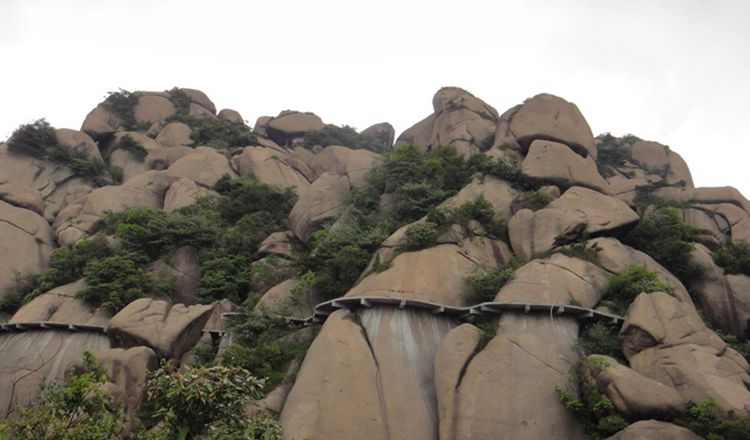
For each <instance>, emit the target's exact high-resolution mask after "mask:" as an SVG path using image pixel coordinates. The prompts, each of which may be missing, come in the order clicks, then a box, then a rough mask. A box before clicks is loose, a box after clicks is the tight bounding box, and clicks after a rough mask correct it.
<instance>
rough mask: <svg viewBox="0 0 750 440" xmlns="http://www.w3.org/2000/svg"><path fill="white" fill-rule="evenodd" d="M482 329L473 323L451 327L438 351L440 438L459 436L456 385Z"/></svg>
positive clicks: (436, 373) (437, 388)
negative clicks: (457, 429) (457, 431)
mask: <svg viewBox="0 0 750 440" xmlns="http://www.w3.org/2000/svg"><path fill="white" fill-rule="evenodd" d="M481 337H482V332H481V331H480V330H479V329H478V328H477V327H475V326H473V325H471V324H462V325H460V326H458V327H456V328H454V329H453V330H451V331H449V332H448V333H447V334H446V335H445V338H444V339H443V341H442V342H441V343H440V347H439V348H438V351H437V353H436V354H435V395H436V397H437V406H438V420H439V421H440V423H439V438H441V439H449V438H456V424H457V423H458V419H457V414H456V404H457V402H456V391H455V390H456V389H457V388H458V386H459V385H460V384H461V379H462V378H463V377H462V376H463V373H464V368H465V367H466V364H467V363H468V362H469V360H470V359H471V357H472V356H473V355H474V352H475V351H476V349H477V347H478V346H479V341H480V339H481Z"/></svg>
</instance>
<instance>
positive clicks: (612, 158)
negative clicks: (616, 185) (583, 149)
mask: <svg viewBox="0 0 750 440" xmlns="http://www.w3.org/2000/svg"><path fill="white" fill-rule="evenodd" d="M640 140H641V139H639V138H638V137H636V136H633V135H632V134H629V135H625V136H623V137H621V138H618V137H615V136H612V135H611V134H609V133H604V134H600V135H599V136H597V137H596V151H597V153H598V154H597V158H596V164H597V167H598V168H599V174H601V175H602V176H604V177H611V176H613V175H615V172H614V171H613V170H612V167H618V166H621V165H624V164H625V162H631V163H633V162H634V160H633V157H632V155H631V154H630V151H629V150H628V147H629V146H630V145H632V144H634V143H636V142H638V141H640Z"/></svg>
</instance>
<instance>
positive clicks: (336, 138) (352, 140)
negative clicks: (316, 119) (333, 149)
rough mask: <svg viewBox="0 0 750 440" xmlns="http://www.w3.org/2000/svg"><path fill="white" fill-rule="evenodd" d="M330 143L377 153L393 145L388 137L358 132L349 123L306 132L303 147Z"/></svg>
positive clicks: (309, 147)
mask: <svg viewBox="0 0 750 440" xmlns="http://www.w3.org/2000/svg"><path fill="white" fill-rule="evenodd" d="M329 145H341V146H343V147H349V148H352V149H365V150H370V151H374V152H376V153H381V152H383V151H385V150H387V149H389V148H390V147H391V146H390V145H389V144H388V140H387V139H384V138H382V137H381V138H377V137H373V136H367V135H364V134H362V133H357V130H355V129H354V128H352V127H350V126H348V125H344V126H343V127H338V126H336V125H326V126H325V127H323V128H321V129H320V130H315V131H310V132H307V133H305V136H304V138H303V140H302V147H303V148H307V149H308V150H311V149H313V148H315V147H327V146H329Z"/></svg>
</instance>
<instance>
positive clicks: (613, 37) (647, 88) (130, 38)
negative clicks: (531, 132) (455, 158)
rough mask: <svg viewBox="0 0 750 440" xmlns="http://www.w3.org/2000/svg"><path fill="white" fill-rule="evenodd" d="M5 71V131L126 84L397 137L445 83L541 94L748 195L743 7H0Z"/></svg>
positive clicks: (76, 115)
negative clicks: (383, 126) (377, 126)
mask: <svg viewBox="0 0 750 440" xmlns="http://www.w3.org/2000/svg"><path fill="white" fill-rule="evenodd" d="M0 63H2V65H1V67H0V72H1V73H0V139H5V138H7V137H8V136H9V135H10V134H11V132H12V131H13V129H15V128H16V127H17V126H18V125H19V124H22V123H26V122H29V121H31V120H34V119H37V118H40V117H46V118H47V120H48V121H50V123H52V124H53V125H55V126H57V127H69V128H76V129H77V128H80V125H81V122H83V119H84V117H85V116H86V114H87V113H88V111H89V110H91V109H92V108H93V107H94V106H96V104H97V103H98V102H100V101H101V100H102V99H103V98H104V97H105V95H106V92H108V91H114V90H117V89H118V88H124V89H128V90H166V89H170V88H172V87H173V86H181V87H192V88H197V89H201V90H203V91H204V92H206V93H207V94H208V95H209V97H210V98H211V99H212V100H213V101H214V102H215V103H216V105H217V107H218V108H225V107H228V108H234V109H236V110H239V111H240V112H241V113H242V115H243V116H244V118H245V119H247V120H248V121H249V123H250V125H253V124H254V121H255V119H256V118H257V117H258V116H261V115H275V114H277V113H278V112H279V111H281V110H284V109H296V110H304V111H314V112H315V113H317V114H318V115H319V116H321V117H322V118H323V120H324V121H325V122H327V123H334V124H339V125H341V124H349V125H352V126H354V127H357V128H358V129H364V128H366V127H367V126H369V125H371V124H373V123H376V122H381V121H388V122H391V123H392V124H393V125H394V126H395V127H396V131H397V132H398V133H400V132H401V131H403V130H405V129H406V128H408V127H409V126H411V125H412V124H414V123H416V122H417V121H419V120H420V119H422V118H423V117H425V116H427V115H428V114H429V113H430V112H431V110H432V108H431V102H432V95H433V94H434V93H435V91H437V89H439V88H440V87H441V86H445V85H454V86H459V87H463V88H465V89H467V90H469V91H470V92H472V93H473V94H475V95H476V96H478V97H480V98H482V99H483V100H485V101H486V102H487V103H489V104H491V105H493V106H494V107H495V108H497V109H498V111H500V112H501V113H502V112H503V111H504V110H506V109H507V108H509V107H511V106H513V105H515V104H517V103H519V102H521V101H522V100H523V99H525V98H527V97H529V96H532V95H535V94H537V93H541V92H548V93H553V94H556V95H558V96H561V97H563V98H565V99H567V100H569V101H573V102H575V103H576V104H577V105H578V106H579V108H580V109H581V111H582V112H583V114H584V116H585V117H586V118H587V120H588V122H589V124H590V125H591V127H592V129H593V131H594V133H595V134H598V133H601V132H605V131H609V132H611V133H613V134H618V135H620V134H625V133H633V134H635V135H638V136H640V137H642V138H645V139H650V140H655V141H659V142H662V143H665V144H667V145H669V146H670V147H671V148H672V150H674V151H676V152H678V153H680V154H681V155H682V156H683V157H684V158H685V160H686V161H687V163H688V165H689V167H690V169H691V171H692V173H693V178H694V180H695V181H696V185H700V186H723V185H732V186H735V187H737V188H739V189H740V190H741V191H742V192H743V193H744V194H745V195H746V196H750V174H748V171H747V169H748V168H749V167H750V161H749V160H748V159H749V158H750V135H747V134H745V133H744V129H746V128H750V110H749V109H748V107H749V106H750V1H743V0H736V1H719V0H716V1H708V0H671V1H669V0H664V1H657V0H651V1H638V0H628V1H621V0H577V1H564V2H563V1H539V0H534V1H528V0H525V1H478V0H462V1H461V2H459V1H456V0H454V1H451V2H448V1H443V0H431V1H409V0H400V1H393V0H379V1H370V2H364V1H354V0H315V1H311V0H287V1H273V0H270V1H264V2H258V1H239V0H236V1H233V0H213V1H210V2H209V1H206V0H201V1H197V0H131V1H124V0H117V1H116V0H67V1H65V0H0Z"/></svg>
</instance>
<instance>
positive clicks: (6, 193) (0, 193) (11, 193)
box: [0, 183, 44, 215]
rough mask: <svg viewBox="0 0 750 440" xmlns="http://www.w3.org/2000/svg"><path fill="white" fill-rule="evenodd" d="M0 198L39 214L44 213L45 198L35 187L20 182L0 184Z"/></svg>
mask: <svg viewBox="0 0 750 440" xmlns="http://www.w3.org/2000/svg"><path fill="white" fill-rule="evenodd" d="M0 200H2V201H3V202H5V203H9V204H11V205H13V206H16V207H18V208H23V209H28V210H29V211H33V212H35V213H37V214H39V215H44V199H43V198H42V195H41V194H40V193H39V191H37V190H36V189H34V188H29V187H27V186H23V185H21V184H18V183H6V184H1V185H0Z"/></svg>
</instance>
